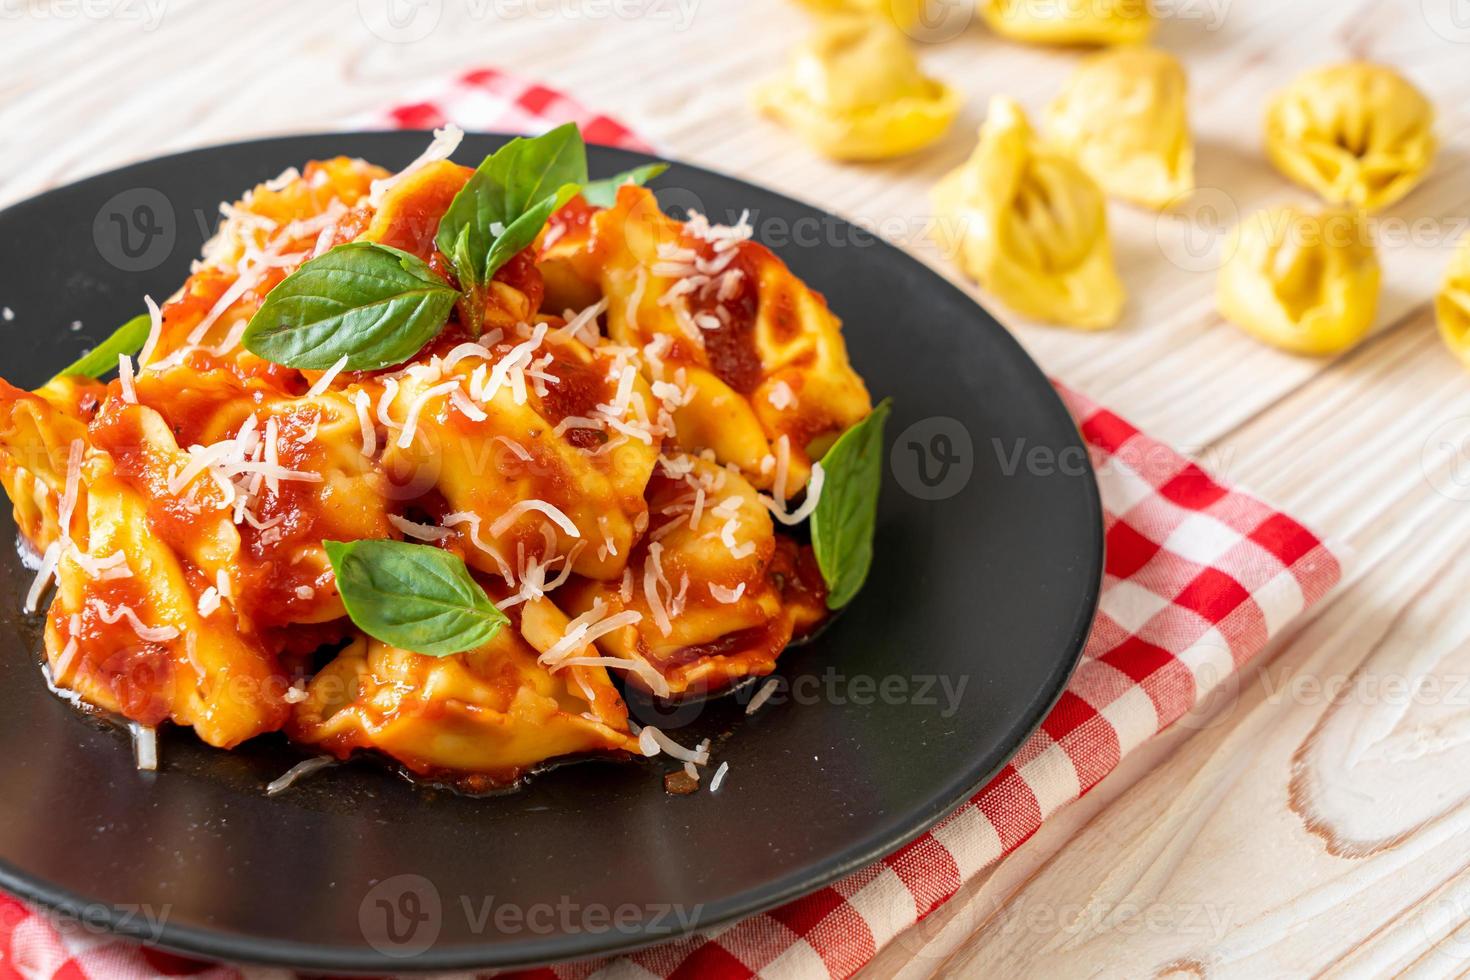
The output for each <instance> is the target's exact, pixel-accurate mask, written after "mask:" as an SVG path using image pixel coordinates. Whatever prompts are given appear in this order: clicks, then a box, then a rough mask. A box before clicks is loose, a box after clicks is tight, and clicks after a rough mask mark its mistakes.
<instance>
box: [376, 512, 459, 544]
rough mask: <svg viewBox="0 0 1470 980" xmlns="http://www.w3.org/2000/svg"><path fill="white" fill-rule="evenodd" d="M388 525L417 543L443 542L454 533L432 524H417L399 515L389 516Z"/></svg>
mask: <svg viewBox="0 0 1470 980" xmlns="http://www.w3.org/2000/svg"><path fill="white" fill-rule="evenodd" d="M388 523H389V524H392V525H393V526H394V527H396V528H398V530H400V531H402V532H403V536H404V537H406V538H413V539H415V540H417V541H443V540H444V539H445V538H447V537H449V536H450V535H451V534H453V533H454V532H453V531H451V530H449V529H448V528H447V527H435V526H434V525H432V524H417V523H415V522H413V521H410V520H408V519H407V518H404V517H399V516H398V515H397V514H389V515H388Z"/></svg>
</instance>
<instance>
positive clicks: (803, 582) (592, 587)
mask: <svg viewBox="0 0 1470 980" xmlns="http://www.w3.org/2000/svg"><path fill="white" fill-rule="evenodd" d="M648 500H649V509H650V512H651V514H652V523H651V525H650V532H649V535H648V538H647V539H646V540H645V541H644V542H642V543H641V544H640V545H639V546H638V549H637V551H636V552H635V553H634V555H633V557H632V559H631V561H630V563H629V567H630V570H631V572H632V574H631V576H630V577H628V578H627V579H625V580H624V581H623V582H616V583H615V582H591V581H588V582H579V583H573V584H572V585H570V586H568V588H567V589H566V590H564V591H565V593H566V596H567V599H566V602H567V611H568V612H573V613H578V614H586V613H588V612H590V611H592V610H594V609H595V608H602V609H605V610H606V612H607V613H608V614H609V615H613V614H617V613H621V612H624V611H626V610H634V611H636V612H637V613H639V618H638V621H637V622H636V623H634V624H630V625H628V626H626V627H624V628H622V629H620V630H617V631H616V632H613V633H610V634H608V635H607V636H605V637H603V639H602V645H603V647H604V648H606V649H607V650H608V652H609V653H611V654H613V655H614V656H616V657H620V658H623V659H626V660H628V661H630V662H634V663H637V664H639V665H641V666H642V667H643V669H641V670H633V671H631V672H630V673H629V675H628V676H629V680H630V682H632V683H634V684H636V685H637V686H639V687H640V688H642V689H643V690H645V691H648V692H650V693H654V694H659V695H661V696H665V697H667V696H668V695H670V694H688V693H698V694H704V693H708V692H710V691H715V690H719V689H721V688H723V687H726V686H727V685H729V684H730V683H731V682H732V681H735V680H738V679H740V678H743V677H750V676H760V675H763V674H767V673H770V671H771V670H772V669H774V667H775V664H776V657H777V656H778V655H779V654H780V652H781V650H782V649H784V648H785V646H786V644H787V643H788V642H789V641H790V640H791V637H792V634H793V632H795V631H797V630H800V631H801V632H805V631H806V629H807V628H809V627H810V626H812V625H813V624H814V623H816V622H817V621H819V620H820V619H821V617H822V611H821V603H820V601H819V591H820V589H819V588H818V587H816V582H817V581H819V580H820V576H817V575H815V574H814V569H812V568H811V567H810V565H809V564H805V565H804V564H803V562H802V559H801V557H800V554H799V552H798V550H797V549H795V548H793V547H792V546H791V543H790V541H788V540H786V539H779V538H777V536H776V534H775V527H774V525H773V522H772V520H771V516H770V514H768V513H767V512H766V507H765V506H764V505H763V503H762V502H761V498H760V496H759V495H758V494H757V493H756V490H755V488H754V487H752V486H751V485H750V483H749V482H747V481H746V480H745V479H744V478H743V477H741V476H740V475H739V474H738V473H735V472H732V471H730V470H727V469H725V468H723V467H721V466H717V465H715V464H714V463H713V462H710V461H709V460H706V459H700V458H698V457H694V456H675V457H670V458H669V459H667V460H666V461H665V462H664V463H662V464H661V465H660V470H659V472H658V473H657V474H656V475H655V476H654V479H653V480H652V481H651V482H650V484H649V493H648Z"/></svg>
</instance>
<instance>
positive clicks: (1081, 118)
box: [1046, 45, 1194, 209]
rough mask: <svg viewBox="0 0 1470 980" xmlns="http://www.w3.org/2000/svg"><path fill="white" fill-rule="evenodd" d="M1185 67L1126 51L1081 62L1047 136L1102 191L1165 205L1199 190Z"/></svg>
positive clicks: (1155, 53) (1151, 53)
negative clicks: (1190, 133) (1195, 176)
mask: <svg viewBox="0 0 1470 980" xmlns="http://www.w3.org/2000/svg"><path fill="white" fill-rule="evenodd" d="M1186 95H1187V83H1186V81H1185V77H1184V69H1183V68H1182V67H1181V66H1180V64H1179V62H1178V60H1176V59H1175V58H1174V56H1173V55H1170V54H1167V53H1165V52H1163V51H1159V50H1156V49H1154V48H1145V47H1136V46H1132V45H1130V46H1127V47H1121V48H1114V49H1112V50H1110V51H1103V52H1101V53H1099V54H1095V55H1092V56H1091V57H1089V58H1086V59H1085V60H1083V62H1082V64H1081V65H1080V66H1078V68H1077V71H1076V72H1075V73H1073V75H1072V79H1071V81H1069V82H1068V83H1067V87H1066V88H1065V89H1063V90H1062V94H1061V95H1059V96H1058V97H1057V99H1056V101H1054V102H1053V103H1052V104H1051V108H1050V109H1049V110H1048V111H1047V115H1046V128H1047V136H1048V137H1049V138H1050V139H1051V141H1052V142H1053V143H1055V144H1056V145H1057V146H1059V147H1060V148H1062V149H1063V150H1066V151H1067V152H1068V153H1069V154H1071V155H1072V157H1073V159H1075V160H1076V161H1077V162H1078V163H1080V164H1082V168H1083V169H1084V170H1086V171H1087V172H1088V173H1089V174H1091V175H1092V178H1093V179H1094V180H1096V181H1097V182H1098V183H1099V184H1101V185H1102V188H1103V190H1105V191H1107V192H1108V193H1109V194H1112V195H1113V196H1115V197H1121V198H1123V199H1124V200H1127V201H1132V202H1134V203H1136V204H1142V205H1144V206H1146V207H1151V208H1160V209H1162V208H1164V207H1166V206H1168V205H1169V204H1170V202H1172V201H1176V200H1178V199H1179V198H1180V197H1181V196H1182V195H1184V194H1187V193H1189V192H1190V191H1191V190H1193V189H1194V143H1193V141H1192V140H1191V139H1190V135H1189V113H1188V107H1187V105H1186Z"/></svg>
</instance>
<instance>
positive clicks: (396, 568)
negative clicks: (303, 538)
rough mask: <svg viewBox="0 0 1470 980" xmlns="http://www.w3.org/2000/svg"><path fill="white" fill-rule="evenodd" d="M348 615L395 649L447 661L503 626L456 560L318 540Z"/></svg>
mask: <svg viewBox="0 0 1470 980" xmlns="http://www.w3.org/2000/svg"><path fill="white" fill-rule="evenodd" d="M322 547H324V548H326V550H327V558H328V560H330V561H331V563H332V571H333V572H334V573H336V576H337V591H338V592H340V593H341V594H342V604H343V605H344V606H346V607H347V615H348V616H350V617H351V618H352V621H353V622H354V623H356V624H357V627H358V628H359V629H361V630H362V631H363V632H364V633H366V634H368V635H369V636H371V637H374V638H375V639H379V640H382V641H383V642H384V643H388V644H391V645H393V646H395V647H398V648H399V649H402V650H411V651H412V652H414V653H422V654H427V655H428V656H430V657H447V656H449V655H450V654H455V653H463V652H464V651H465V650H473V649H475V648H476V647H481V646H484V645H485V644H486V643H488V642H490V640H491V639H493V638H494V636H495V634H496V633H497V632H498V631H499V630H500V627H501V626H503V625H504V624H505V623H507V622H509V620H508V619H507V618H506V616H505V613H503V612H501V611H500V610H499V609H497V608H496V607H495V604H494V603H493V602H491V601H490V597H489V596H487V595H486V594H485V590H484V589H482V588H480V586H479V584H478V583H477V582H475V580H474V579H472V578H470V573H469V570H468V569H466V568H465V564H464V562H463V561H462V560H461V559H459V558H458V557H457V556H455V555H452V554H450V553H449V552H447V551H444V550H442V549H439V548H435V547H432V546H430V545H426V544H409V543H408V542H406V541H323V542H322Z"/></svg>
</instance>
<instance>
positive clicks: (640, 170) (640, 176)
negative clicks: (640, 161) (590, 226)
mask: <svg viewBox="0 0 1470 980" xmlns="http://www.w3.org/2000/svg"><path fill="white" fill-rule="evenodd" d="M668 169H669V165H668V164H667V163H645V164H644V165H643V166H641V167H634V168H633V169H632V170H625V171H623V172H622V173H620V174H618V175H617V176H615V177H607V178H605V179H603V180H594V181H592V182H591V183H590V184H588V185H587V186H586V187H583V188H582V197H583V198H585V199H586V201H587V203H588V204H590V205H592V206H593V207H598V208H610V207H612V206H613V205H614V204H616V203H617V200H618V188H619V187H622V186H623V185H624V184H637V185H638V186H639V187H642V186H644V185H645V184H647V183H648V182H649V181H650V180H652V179H653V178H655V177H657V176H658V175H659V174H661V173H663V172H664V171H665V170H668Z"/></svg>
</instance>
